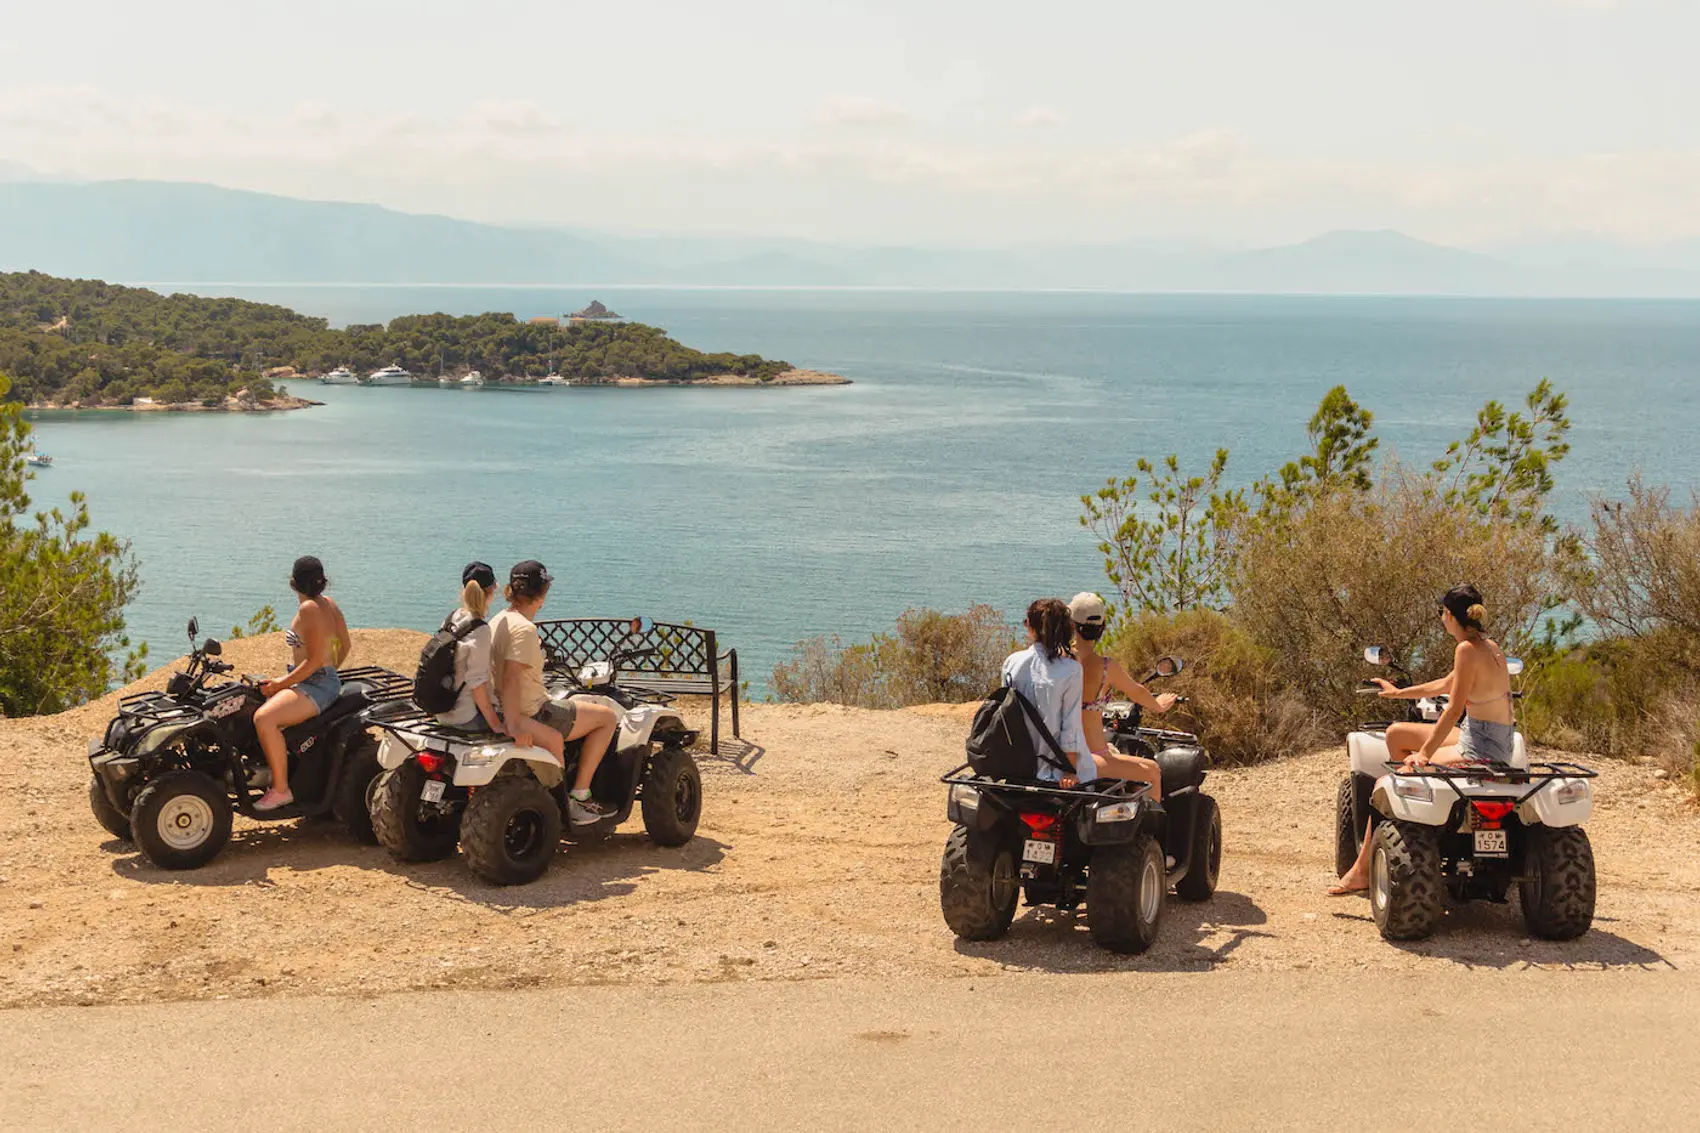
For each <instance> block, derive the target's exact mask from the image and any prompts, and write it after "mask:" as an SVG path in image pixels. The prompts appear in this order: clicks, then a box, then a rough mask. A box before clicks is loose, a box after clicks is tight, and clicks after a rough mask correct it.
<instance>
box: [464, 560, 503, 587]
mask: <svg viewBox="0 0 1700 1133" xmlns="http://www.w3.org/2000/svg"><path fill="white" fill-rule="evenodd" d="M469 582H476V583H477V584H478V585H480V586H483V587H491V586H494V585H496V571H495V569H494V568H493V567H491V565H490V564H489V563H481V562H479V561H478V560H476V559H474V560H473V561H472V562H469V563H467V564H466V569H465V570H462V571H461V572H460V584H461V585H462V586H465V585H466V584H467V583H469Z"/></svg>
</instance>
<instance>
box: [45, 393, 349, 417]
mask: <svg viewBox="0 0 1700 1133" xmlns="http://www.w3.org/2000/svg"><path fill="white" fill-rule="evenodd" d="M323 404H324V402H322V401H312V400H310V399H308V398H305V397H295V396H293V395H291V394H285V395H283V396H281V397H268V398H264V399H261V398H252V397H241V396H232V397H227V398H225V399H224V400H223V401H221V402H216V403H214V404H212V405H207V404H206V403H205V402H200V401H179V402H166V401H151V400H148V399H146V398H138V399H137V400H136V401H134V402H132V403H131V404H129V405H85V404H84V403H83V402H81V401H68V402H64V403H58V402H48V401H32V402H30V403H29V404H28V405H26V406H25V407H24V408H26V409H35V410H49V409H50V410H75V411H77V412H83V413H275V412H280V411H282V410H286V409H308V408H310V407H312V406H315V405H323Z"/></svg>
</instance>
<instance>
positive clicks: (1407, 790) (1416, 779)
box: [1393, 775, 1434, 803]
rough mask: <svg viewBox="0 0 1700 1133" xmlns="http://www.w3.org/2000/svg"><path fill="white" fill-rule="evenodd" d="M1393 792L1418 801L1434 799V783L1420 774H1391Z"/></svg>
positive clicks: (1403, 797)
mask: <svg viewBox="0 0 1700 1133" xmlns="http://www.w3.org/2000/svg"><path fill="white" fill-rule="evenodd" d="M1393 793H1394V794H1396V795H1398V796H1399V797H1400V798H1402V799H1411V800H1413V801H1415V802H1419V803H1432V802H1433V801H1434V784H1433V783H1430V782H1429V781H1428V780H1427V779H1426V778H1424V777H1423V776H1420V775H1395V776H1393Z"/></svg>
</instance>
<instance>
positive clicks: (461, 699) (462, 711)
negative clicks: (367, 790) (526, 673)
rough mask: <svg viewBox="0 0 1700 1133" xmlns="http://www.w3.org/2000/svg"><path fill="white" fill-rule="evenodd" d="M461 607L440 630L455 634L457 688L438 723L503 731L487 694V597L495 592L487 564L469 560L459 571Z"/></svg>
mask: <svg viewBox="0 0 1700 1133" xmlns="http://www.w3.org/2000/svg"><path fill="white" fill-rule="evenodd" d="M460 581H461V591H460V607H459V608H458V609H456V610H455V612H454V613H452V614H450V615H449V616H448V618H447V619H445V620H444V622H443V629H444V630H447V631H448V632H449V633H452V634H454V635H455V637H456V642H457V644H456V646H455V674H454V683H455V687H456V688H457V689H459V690H460V693H459V696H458V697H457V698H456V700H455V703H454V707H453V708H450V709H449V710H448V711H447V712H440V713H438V714H437V722H438V723H439V724H443V725H446V726H448V727H450V728H458V729H460V730H461V731H466V732H472V731H479V730H481V729H484V728H488V729H489V730H490V731H492V732H500V731H501V730H502V718H501V717H500V716H498V715H497V714H496V702H495V700H494V698H493V697H492V696H491V694H490V638H491V632H490V626H489V624H488V622H487V621H486V618H487V617H488V615H489V613H490V599H491V598H492V597H494V596H495V593H496V572H495V571H494V570H493V569H491V567H490V564H488V563H480V562H470V563H467V564H466V569H464V570H462V571H461V572H460Z"/></svg>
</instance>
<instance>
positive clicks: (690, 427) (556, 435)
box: [34, 287, 1700, 688]
mask: <svg viewBox="0 0 1700 1133" xmlns="http://www.w3.org/2000/svg"><path fill="white" fill-rule="evenodd" d="M211 292H215V293H218V294H238V295H241V296H242V297H245V298H254V299H262V300H265V301H269V302H279V303H284V304H287V305H289V306H291V307H294V308H296V309H298V310H301V311H305V312H309V313H314V314H322V315H325V316H327V317H329V318H330V319H331V320H332V321H333V322H336V323H339V324H340V323H345V322H371V321H379V320H383V319H387V318H390V317H392V316H394V315H398V314H403V313H410V312H416V311H437V310H442V311H448V312H452V313H457V314H464V313H471V312H478V311H485V310H499V311H513V312H515V313H516V314H519V315H521V316H522V317H524V316H530V315H534V314H558V313H560V312H561V311H563V310H572V309H576V308H577V307H579V306H582V305H583V304H584V302H586V301H587V300H588V299H590V298H592V296H591V295H590V294H587V293H585V292H582V291H551V290H542V289H486V288H441V287H432V288H348V287H322V288H313V287H307V288H303V287H240V288H237V287H222V288H216V289H211ZM597 297H600V298H602V299H603V300H605V301H606V302H608V303H609V305H610V306H612V307H614V308H615V309H616V310H618V311H620V312H621V313H622V314H625V315H627V316H629V317H632V318H636V319H639V320H642V321H644V322H649V323H654V324H657V325H659V326H662V327H665V328H667V329H668V331H670V332H671V333H672V334H674V335H675V336H676V337H677V338H679V339H681V340H683V341H684V342H686V343H689V344H691V345H693V346H697V347H701V348H703V349H709V350H739V351H744V350H749V351H757V352H760V353H762V354H765V355H768V356H770V357H772V356H777V357H782V358H786V359H788V360H790V361H791V362H793V363H795V364H797V365H801V366H807V367H813V368H819V369H826V370H832V371H836V372H839V373H843V374H845V375H846V376H849V377H851V378H853V379H854V380H855V382H856V384H855V385H853V386H849V387H838V388H822V389H790V390H761V389H757V390H739V389H709V390H702V389H661V390H590V389H569V390H553V391H541V390H540V391H524V392H519V391H482V392H473V391H460V390H437V389H418V390H415V389H363V388H349V387H321V386H319V385H317V384H316V383H314V384H312V386H311V387H310V388H305V387H304V388H301V389H299V390H298V391H297V392H300V393H303V394H306V395H308V396H311V397H315V398H321V399H322V400H324V401H326V402H327V403H328V404H326V405H325V406H324V407H323V408H319V409H313V410H307V411H303V412H298V413H286V414H276V415H271V416H242V415H229V416H226V415H222V414H207V415H164V414H160V415H122V414H110V415H106V414H83V415H76V416H74V417H73V416H70V415H49V416H47V417H45V418H43V419H41V420H39V421H38V429H39V441H40V445H41V447H42V448H43V449H44V450H47V451H49V452H52V453H53V454H54V455H55V457H56V458H57V461H58V463H57V464H56V466H55V467H54V468H52V469H50V470H48V471H46V472H44V473H43V474H42V475H41V476H40V477H39V478H38V479H37V481H36V483H35V485H34V494H35V496H36V499H37V503H38V505H44V504H46V503H48V502H50V501H54V500H57V499H62V497H63V495H64V494H65V493H66V492H68V491H70V490H71V489H73V488H77V489H82V490H84V491H86V492H87V493H88V496H89V500H90V506H91V508H92V509H93V512H94V517H95V520H96V522H97V524H98V526H100V527H102V528H105V529H107V530H111V531H114V532H116V533H118V534H121V535H123V536H124V537H126V538H128V539H130V540H131V541H132V543H133V544H134V547H135V550H136V552H137V554H138V555H139V557H140V559H141V563H142V571H143V578H144V589H143V592H142V594H141V596H140V598H139V600H138V601H137V602H136V604H135V605H134V606H133V608H132V610H131V618H130V621H131V628H132V631H133V633H134V634H135V635H137V636H139V637H141V638H145V639H147V640H149V641H151V642H153V644H154V648H155V649H156V651H158V652H157V653H156V655H163V656H170V655H173V654H175V653H176V652H177V648H178V645H179V643H180V641H181V634H182V629H181V627H182V624H183V622H184V620H186V618H187V616H188V615H189V614H190V613H196V614H199V616H200V618H201V620H202V623H203V624H204V625H206V626H211V627H218V628H219V629H221V630H222V629H225V628H227V627H228V626H229V625H230V624H231V623H233V622H236V621H241V620H245V619H246V618H247V616H248V615H249V614H250V613H252V612H253V611H254V610H256V609H257V608H259V607H260V606H262V605H264V604H267V603H272V604H275V605H278V606H280V607H281V606H283V605H284V603H285V601H286V600H287V599H288V598H289V594H288V591H287V588H286V586H285V582H284V580H285V577H286V575H287V572H288V566H289V563H290V561H291V560H292V559H293V558H294V557H295V556H296V555H298V554H302V553H306V552H312V553H315V554H318V555H320V556H321V557H322V558H323V559H324V560H325V562H326V563H327V565H328V567H329V573H330V575H331V578H332V580H333V592H334V593H335V594H336V595H337V597H338V598H339V600H340V601H341V602H342V604H343V606H344V608H345V609H346V610H347V612H348V615H349V618H350V620H351V621H353V622H354V623H355V624H358V625H368V626H413V627H417V628H421V629H425V628H432V627H434V626H435V624H436V623H437V622H438V621H439V620H440V619H441V618H442V616H443V614H444V613H445V612H446V611H447V610H448V609H449V608H451V607H452V605H453V603H454V600H455V595H456V591H457V589H458V587H457V585H456V583H457V581H458V578H459V570H460V567H461V565H462V564H463V563H464V562H466V560H467V559H469V558H472V557H478V558H484V559H487V560H489V561H490V562H492V563H495V564H497V565H498V567H499V568H500V569H502V570H505V568H506V566H507V565H508V564H511V563H512V562H514V561H515V560H517V559H521V558H529V557H536V558H540V559H542V560H543V561H544V562H546V563H547V564H548V565H549V567H550V569H551V570H552V571H553V572H554V573H555V575H556V577H557V579H558V580H559V581H558V582H557V584H556V586H555V589H554V591H553V593H552V595H551V598H550V604H549V606H548V607H546V610H545V613H546V614H553V615H556V616H566V615H573V614H610V615H621V616H626V615H633V614H642V615H645V616H649V617H654V618H657V619H660V620H684V619H691V620H693V621H695V622H696V623H697V624H699V625H707V626H711V627H713V628H715V629H717V630H718V631H719V632H720V634H721V637H722V641H723V643H724V644H730V645H735V646H736V647H737V648H738V649H739V651H740V654H741V655H742V657H743V659H744V662H745V672H746V674H747V675H750V676H752V677H753V678H754V679H755V682H756V685H757V687H758V688H759V687H760V685H761V683H762V681H763V680H764V678H765V676H766V674H767V672H768V670H769V669H770V668H771V666H772V664H773V663H774V662H775V661H776V660H779V659H780V658H782V657H783V656H784V655H785V653H786V651H787V650H788V648H789V647H790V645H791V644H792V643H793V642H795V641H797V640H798V639H800V638H804V637H807V636H810V635H813V634H834V633H836V634H839V635H842V636H843V637H844V638H845V639H846V640H852V639H857V638H864V637H866V636H867V635H868V634H869V633H871V632H873V631H875V630H878V629H883V628H886V627H889V626H890V624H891V622H892V620H893V619H894V618H895V617H896V616H897V615H898V614H899V613H901V612H902V611H903V610H904V609H905V608H906V607H909V606H912V605H930V606H934V607H939V608H943V609H961V608H963V607H965V606H966V605H968V604H969V603H971V602H974V601H987V602H991V603H994V604H996V605H998V606H1000V607H1002V608H1003V609H1005V610H1006V611H1011V612H1013V611H1016V610H1018V609H1020V608H1021V607H1022V606H1024V605H1025V603H1026V602H1027V601H1028V600H1029V599H1031V598H1032V597H1035V596H1037V595H1040V594H1062V595H1064V596H1066V595H1069V594H1072V593H1074V592H1075V591H1077V590H1080V589H1085V588H1089V587H1090V588H1099V587H1101V586H1103V585H1104V581H1103V576H1102V570H1101V564H1100V561H1099V557H1098V555H1097V554H1096V552H1095V551H1094V550H1093V540H1092V538H1091V536H1090V535H1089V534H1088V533H1087V532H1086V531H1085V530H1084V529H1083V528H1081V527H1080V526H1079V524H1078V522H1077V515H1078V512H1079V505H1078V497H1079V495H1080V494H1081V493H1082V492H1084V491H1088V490H1092V489H1095V488H1096V487H1098V486H1099V485H1100V484H1102V482H1103V480H1104V479H1105V478H1106V477H1108V476H1111V475H1116V474H1121V473H1124V472H1125V471H1127V470H1128V469H1129V467H1130V466H1131V464H1132V462H1133V459H1134V458H1135V457H1136V456H1138V455H1140V454H1149V455H1153V456H1156V455H1161V454H1164V453H1167V452H1170V451H1175V452H1178V453H1180V454H1181V456H1182V458H1183V460H1185V461H1186V462H1188V464H1190V465H1192V466H1194V467H1201V466H1202V464H1203V462H1204V461H1205V460H1207V459H1208V456H1209V454H1210V453H1211V452H1213V451H1214V450H1215V449H1216V448H1217V447H1218V446H1227V447H1229V448H1231V449H1232V450H1233V458H1232V462H1231V464H1230V472H1231V473H1232V474H1234V476H1235V477H1236V478H1237V479H1240V480H1251V479H1254V478H1255V477H1256V476H1257V475H1259V474H1261V473H1263V472H1264V471H1266V470H1268V469H1269V468H1272V467H1273V466H1275V465H1276V464H1278V463H1280V462H1281V461H1283V460H1285V459H1288V458H1290V457H1291V456H1292V455H1294V454H1295V453H1297V452H1298V451H1299V450H1300V449H1301V447H1302V446H1303V444H1304V425H1305V422H1306V420H1307V419H1308V418H1309V415H1310V413H1311V411H1312V409H1313V408H1314V407H1315V404H1316V402H1317V400H1318V398H1319V397H1320V396H1321V395H1322V394H1323V393H1324V392H1325V391H1326V390H1327V389H1328V388H1329V387H1330V386H1332V385H1335V384H1336V383H1340V382H1344V383H1345V384H1346V385H1347V386H1348V388H1349V389H1350V390H1351V392H1352V394H1353V395H1354V396H1355V397H1357V398H1358V399H1359V400H1360V401H1361V402H1363V403H1364V404H1365V405H1367V406H1368V407H1370V408H1371V409H1373V410H1374V411H1375V413H1376V416H1377V422H1376V423H1377V427H1378V430H1379V432H1380V434H1381V436H1382V438H1383V441H1382V444H1383V448H1384V449H1392V450H1394V451H1397V452H1398V453H1399V454H1401V455H1402V456H1404V457H1405V458H1407V459H1409V460H1412V461H1422V462H1426V461H1427V460H1429V459H1432V458H1433V457H1434V456H1435V455H1437V454H1438V452H1439V451H1440V450H1441V449H1442V448H1443V447H1444V445H1445V443H1446V441H1448V440H1449V439H1452V438H1455V437H1459V436H1462V435H1463V434H1464V433H1465V432H1466V431H1467V430H1468V428H1469V426H1470V423H1471V420H1472V417H1473V414H1474V412H1475V410H1476V408H1477V407H1478V406H1480V404H1481V403H1482V402H1483V401H1484V400H1485V399H1487V398H1489V397H1497V398H1501V399H1505V400H1516V399H1520V398H1521V397H1522V395H1523V394H1524V393H1525V392H1526V391H1527V390H1528V389H1529V388H1530V387H1531V386H1533V385H1534V383H1535V382H1536V381H1537V380H1538V379H1540V378H1541V377H1543V376H1545V377H1550V378H1552V379H1553V380H1554V381H1555V382H1556V383H1557V384H1558V386H1559V387H1560V388H1561V389H1563V390H1565V391H1567V392H1568V393H1569V394H1570V396H1571V400H1572V417H1573V419H1574V421H1575V430H1574V434H1573V437H1572V440H1573V445H1574V448H1573V453H1572V455H1571V457H1570V459H1569V460H1568V461H1566V462H1565V464H1564V465H1563V466H1562V469H1561V472H1560V476H1559V482H1560V496H1561V498H1560V501H1559V502H1560V509H1561V511H1563V512H1565V513H1567V514H1569V515H1571V516H1578V517H1579V516H1580V515H1581V514H1582V513H1583V512H1584V510H1585V501H1586V497H1587V494H1588V493H1589V492H1594V491H1601V490H1610V489H1613V488H1614V487H1616V486H1618V485H1620V484H1621V482H1622V480H1623V477H1624V476H1625V474H1626V473H1628V472H1629V471H1630V470H1631V469H1633V468H1636V467H1640V468H1642V469H1644V470H1645V471H1646V472H1647V473H1648V474H1649V475H1650V476H1652V477H1653V478H1656V479H1659V480H1664V481H1669V482H1671V483H1674V484H1678V485H1681V486H1683V487H1684V488H1686V487H1687V486H1688V485H1691V484H1694V483H1695V482H1696V481H1697V480H1700V454H1697V452H1696V446H1695V444H1694V442H1693V435H1694V432H1695V428H1696V424H1697V423H1700V303H1680V302H1673V303H1652V302H1564V301H1528V302H1523V301H1481V300H1412V299H1386V300H1381V299H1287V298H1281V299H1272V298H1224V297H1151V296H1126V295H1102V294H1057V293H1047V294H1026V295H1011V294H939V293H891V292H808V291H804V292H785V291H773V292H766V291H737V292H733V291H661V290H635V289H634V290H621V289H613V288H608V289H603V290H601V291H599V292H597Z"/></svg>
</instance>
